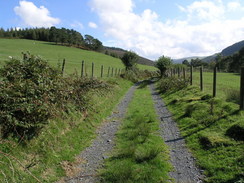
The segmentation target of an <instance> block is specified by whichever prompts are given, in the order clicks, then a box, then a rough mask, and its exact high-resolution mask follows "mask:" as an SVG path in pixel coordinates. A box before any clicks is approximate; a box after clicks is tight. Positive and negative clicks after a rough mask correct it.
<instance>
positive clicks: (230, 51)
mask: <svg viewBox="0 0 244 183" xmlns="http://www.w3.org/2000/svg"><path fill="white" fill-rule="evenodd" d="M243 47H244V40H243V41H240V42H237V43H235V44H233V45H231V46H228V47H227V48H225V49H223V50H222V52H221V54H222V55H223V56H230V55H233V54H234V53H236V52H238V51H240V49H241V48H243Z"/></svg>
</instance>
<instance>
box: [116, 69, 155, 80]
mask: <svg viewBox="0 0 244 183" xmlns="http://www.w3.org/2000/svg"><path fill="white" fill-rule="evenodd" d="M153 76H154V73H153V72H150V71H148V70H140V69H138V68H136V67H133V68H131V69H129V70H126V71H125V73H124V74H121V75H120V77H122V78H124V79H127V80H129V81H131V82H133V83H137V82H138V81H140V80H144V79H148V78H152V77H153Z"/></svg>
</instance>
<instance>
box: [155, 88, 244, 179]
mask: <svg viewBox="0 0 244 183" xmlns="http://www.w3.org/2000/svg"><path fill="white" fill-rule="evenodd" d="M159 89H160V88H159ZM162 98H163V99H164V101H165V104H166V106H167V108H168V109H169V110H170V111H171V112H172V114H173V118H174V119H175V120H176V121H177V123H178V126H179V128H180V131H181V135H182V136H183V138H184V139H185V141H186V143H187V146H188V147H189V148H190V149H191V152H192V153H193V155H194V156H195V157H196V158H197V162H198V164H199V165H200V167H201V168H202V169H203V170H204V174H205V176H206V177H205V180H204V181H205V182H208V183H241V182H244V175H243V172H244V166H243V165H244V154H243V149H244V143H243V140H244V138H243V137H244V135H243V134H244V133H243V129H244V112H243V111H239V110H238V106H237V105H236V104H234V103H229V102H224V101H223V100H221V99H219V98H212V97H211V96H210V97H209V95H206V94H205V93H203V92H199V89H198V88H196V87H186V88H184V89H181V90H179V91H168V92H164V93H163V94H162Z"/></svg>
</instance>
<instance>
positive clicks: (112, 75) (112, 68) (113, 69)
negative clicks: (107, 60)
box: [111, 67, 114, 77]
mask: <svg viewBox="0 0 244 183" xmlns="http://www.w3.org/2000/svg"><path fill="white" fill-rule="evenodd" d="M113 75H114V68H113V67H112V73H111V76H112V77H113Z"/></svg>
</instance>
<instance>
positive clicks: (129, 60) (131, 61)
mask: <svg viewBox="0 0 244 183" xmlns="http://www.w3.org/2000/svg"><path fill="white" fill-rule="evenodd" d="M138 58H139V56H138V55H137V54H136V53H135V52H132V51H127V52H126V53H124V55H123V57H122V58H121V60H122V62H123V64H124V65H125V69H126V70H130V69H132V68H133V67H134V66H135V64H136V62H137V60H138Z"/></svg>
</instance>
